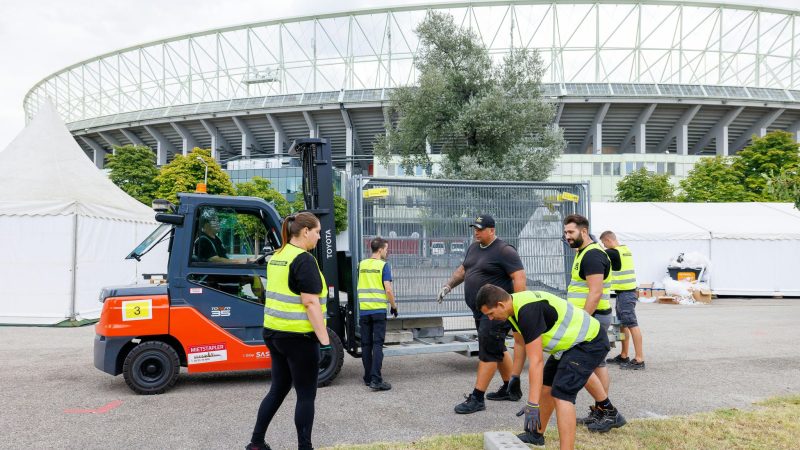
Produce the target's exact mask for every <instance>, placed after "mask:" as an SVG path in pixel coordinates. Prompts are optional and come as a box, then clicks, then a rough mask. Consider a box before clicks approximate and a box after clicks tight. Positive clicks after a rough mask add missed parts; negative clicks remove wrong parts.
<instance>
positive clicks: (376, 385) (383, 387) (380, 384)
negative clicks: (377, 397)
mask: <svg viewBox="0 0 800 450" xmlns="http://www.w3.org/2000/svg"><path fill="white" fill-rule="evenodd" d="M369 388H370V389H372V390H373V391H388V390H389V389H391V388H392V385H391V384H389V383H387V382H385V381H383V380H381V381H373V382H372V383H370V384H369Z"/></svg>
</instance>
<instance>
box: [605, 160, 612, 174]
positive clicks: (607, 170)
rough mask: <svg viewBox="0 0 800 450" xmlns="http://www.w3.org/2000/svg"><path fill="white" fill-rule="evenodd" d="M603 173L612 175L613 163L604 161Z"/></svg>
mask: <svg viewBox="0 0 800 450" xmlns="http://www.w3.org/2000/svg"><path fill="white" fill-rule="evenodd" d="M603 175H611V163H610V162H604V163H603Z"/></svg>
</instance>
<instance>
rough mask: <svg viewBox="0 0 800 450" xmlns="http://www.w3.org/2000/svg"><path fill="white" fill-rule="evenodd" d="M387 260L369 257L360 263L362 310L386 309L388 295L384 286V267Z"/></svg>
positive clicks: (360, 300)
mask: <svg viewBox="0 0 800 450" xmlns="http://www.w3.org/2000/svg"><path fill="white" fill-rule="evenodd" d="M384 266H386V261H384V260H382V259H375V258H367V259H365V260H363V261H361V262H360V263H358V287H357V291H358V309H359V310H361V311H377V310H383V311H386V304H387V301H388V297H387V295H386V288H385V287H384V286H383V268H384Z"/></svg>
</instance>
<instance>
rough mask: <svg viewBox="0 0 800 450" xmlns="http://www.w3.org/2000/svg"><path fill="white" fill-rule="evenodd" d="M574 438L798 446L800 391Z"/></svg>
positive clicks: (470, 444) (469, 437) (550, 444)
mask: <svg viewBox="0 0 800 450" xmlns="http://www.w3.org/2000/svg"><path fill="white" fill-rule="evenodd" d="M509 431H510V430H509ZM517 431H521V430H517ZM517 431H515V432H517ZM546 440H547V447H546V448H558V434H557V432H556V429H555V426H554V424H551V426H550V427H548V432H547V434H546ZM575 444H576V448H579V449H598V448H614V449H652V450H660V449H664V450H667V449H670V450H672V449H686V450H689V449H692V450H693V449H755V450H760V449H763V450H767V449H770V450H772V449H797V448H800V395H795V396H790V397H778V398H772V399H769V400H765V401H762V402H758V403H755V407H754V408H751V409H747V410H742V409H736V408H731V409H720V410H717V411H714V412H709V413H700V414H693V415H690V416H676V417H670V418H668V419H636V420H631V421H629V422H628V424H627V425H626V426H625V427H623V428H620V429H617V430H613V431H611V432H610V433H607V434H593V433H589V432H588V431H586V430H585V429H582V427H578V436H577V439H576V442H575ZM331 448H332V449H345V448H346V449H358V450H467V449H482V448H483V434H462V435H454V436H433V437H429V438H424V439H420V440H419V441H416V442H405V443H402V442H401V443H377V444H368V445H342V446H336V447H331Z"/></svg>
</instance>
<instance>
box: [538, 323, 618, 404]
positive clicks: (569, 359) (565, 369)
mask: <svg viewBox="0 0 800 450" xmlns="http://www.w3.org/2000/svg"><path fill="white" fill-rule="evenodd" d="M609 350H610V346H609V344H608V334H606V333H604V332H603V330H600V332H598V333H597V337H596V338H594V339H593V340H591V341H589V342H581V343H580V344H578V345H576V346H575V347H572V348H571V349H569V350H567V351H565V352H564V353H563V354H562V355H561V359H555V357H553V356H552V355H551V356H550V358H548V359H547V362H546V363H545V364H544V376H543V380H542V384H544V385H545V386H550V387H552V394H553V397H555V398H558V399H561V400H566V401H568V402H572V403H575V397H577V396H578V392H580V391H581V389H583V387H584V386H585V385H586V382H587V381H589V377H590V376H591V375H592V372H593V371H594V369H596V368H597V367H599V366H600V362H602V361H605V358H606V355H607V354H608V351H609Z"/></svg>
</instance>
